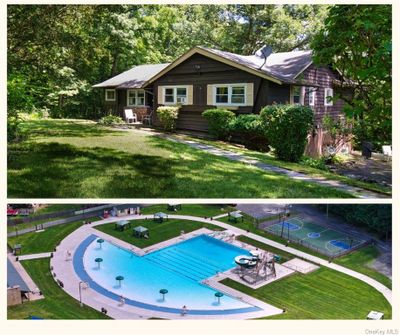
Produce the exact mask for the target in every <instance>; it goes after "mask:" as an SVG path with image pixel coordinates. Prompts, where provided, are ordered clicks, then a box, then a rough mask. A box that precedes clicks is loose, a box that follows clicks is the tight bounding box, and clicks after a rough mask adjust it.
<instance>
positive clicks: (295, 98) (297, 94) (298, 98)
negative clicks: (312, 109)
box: [290, 86, 304, 105]
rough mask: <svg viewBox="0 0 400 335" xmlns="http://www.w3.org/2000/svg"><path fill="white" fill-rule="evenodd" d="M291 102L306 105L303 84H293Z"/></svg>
mask: <svg viewBox="0 0 400 335" xmlns="http://www.w3.org/2000/svg"><path fill="white" fill-rule="evenodd" d="M290 102H291V103H292V104H295V105H304V87H303V86H292V90H291V98H290Z"/></svg>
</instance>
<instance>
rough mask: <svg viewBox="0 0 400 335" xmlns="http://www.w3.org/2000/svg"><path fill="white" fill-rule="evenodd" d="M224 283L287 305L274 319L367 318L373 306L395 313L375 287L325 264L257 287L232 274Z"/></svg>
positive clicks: (268, 300)
mask: <svg viewBox="0 0 400 335" xmlns="http://www.w3.org/2000/svg"><path fill="white" fill-rule="evenodd" d="M222 283H223V284H225V285H228V286H230V287H232V288H235V289H237V290H239V291H242V292H245V293H246V294H249V295H251V296H253V297H255V298H257V299H260V300H263V301H266V302H268V303H269V304H272V305H274V306H276V307H279V308H282V309H286V313H284V314H280V315H277V316H274V317H272V318H274V319H325V320H326V319H365V318H366V316H367V314H368V313H369V312H370V311H371V310H378V311H382V312H383V313H385V318H387V319H390V318H391V315H392V309H391V306H390V304H389V303H388V301H387V300H386V299H385V298H384V297H383V295H382V294H381V293H379V292H378V291H376V290H375V289H374V288H372V287H371V286H369V285H368V284H366V283H364V282H362V281H360V280H358V279H355V278H352V277H350V276H347V275H345V274H343V273H340V272H337V271H333V270H330V269H328V268H324V267H321V268H320V269H318V270H316V271H314V272H312V273H309V274H307V275H302V274H295V275H292V276H290V277H286V278H283V279H281V280H278V281H276V282H273V283H271V284H269V285H265V286H264V287H261V288H258V289H255V290H254V289H252V288H249V287H247V286H244V285H242V284H239V283H237V282H235V281H233V280H231V279H229V278H228V279H224V280H223V281H222Z"/></svg>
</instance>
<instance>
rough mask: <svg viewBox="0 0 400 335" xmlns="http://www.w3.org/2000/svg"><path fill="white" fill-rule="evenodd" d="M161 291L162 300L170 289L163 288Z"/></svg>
mask: <svg viewBox="0 0 400 335" xmlns="http://www.w3.org/2000/svg"><path fill="white" fill-rule="evenodd" d="M160 293H161V294H162V300H163V301H164V300H165V295H166V294H167V293H168V290H167V289H166V288H162V289H161V290H160Z"/></svg>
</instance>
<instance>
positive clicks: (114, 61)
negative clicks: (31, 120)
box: [7, 4, 391, 139]
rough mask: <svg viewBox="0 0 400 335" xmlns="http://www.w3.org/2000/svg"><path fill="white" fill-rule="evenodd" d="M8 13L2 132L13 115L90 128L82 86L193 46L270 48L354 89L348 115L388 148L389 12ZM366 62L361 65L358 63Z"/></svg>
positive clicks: (56, 9) (34, 8)
mask: <svg viewBox="0 0 400 335" xmlns="http://www.w3.org/2000/svg"><path fill="white" fill-rule="evenodd" d="M356 7H357V8H356ZM7 11H8V13H7V15H8V17H7V29H8V60H7V61H8V70H7V71H8V73H7V75H8V82H7V83H8V116H9V121H10V122H11V121H12V120H16V115H17V113H18V112H19V111H23V112H31V111H43V110H45V111H48V112H49V113H50V115H52V116H54V117H82V118H97V117H99V116H100V115H98V114H97V111H98V110H97V107H99V106H100V104H101V96H100V94H101V92H100V91H99V90H92V89H91V85H93V84H95V83H97V82H99V81H102V80H105V79H107V78H109V77H111V76H113V75H115V74H118V73H120V72H122V71H125V70H127V69H129V68H131V67H132V66H135V65H138V64H151V63H160V62H170V61H172V60H174V59H176V58H177V57H178V56H180V55H181V54H183V53H184V52H185V51H187V50H188V49H190V48H191V47H193V46H196V45H201V46H205V47H211V48H216V49H221V50H225V51H230V52H234V53H239V54H244V55H245V54H252V53H254V52H255V51H256V50H257V49H259V48H260V47H261V46H263V45H270V46H272V48H273V51H274V52H281V51H282V52H283V51H292V50H299V49H309V48H310V47H313V49H314V50H317V51H318V50H319V51H320V52H318V53H316V54H315V60H316V61H318V62H319V63H320V64H328V65H330V66H332V67H333V68H335V69H338V70H340V71H342V73H343V75H346V76H349V77H350V78H354V79H355V82H356V83H357V85H359V88H360V89H359V90H358V91H357V94H355V95H354V96H353V98H352V99H351V100H349V103H348V115H349V116H350V117H352V118H357V119H359V120H360V124H361V123H363V124H368V127H364V128H365V129H367V131H368V132H369V134H368V136H370V135H371V134H372V135H373V136H375V137H379V136H381V137H382V136H383V137H384V138H385V139H390V138H391V132H390V130H389V128H390V127H389V126H388V124H389V123H390V122H391V111H389V109H390V108H391V94H389V92H391V72H390V71H391V70H390V69H391V21H390V20H391V16H390V15H389V14H391V6H329V5H239V4H237V5H9V6H8V8H7ZM346 18H347V20H346ZM349 18H350V19H351V20H349ZM353 21H354V22H353ZM343 22H346V24H345V25H343ZM360 22H361V24H360ZM353 23H354V25H360V26H359V27H358V28H357V29H353V27H352V24H353ZM366 39H367V40H366ZM349 48H352V49H355V50H349ZM368 48H369V49H368ZM366 50H367V51H366ZM365 52H368V57H367V58H368V59H367V60H363V59H360V55H362V54H365ZM336 55H340V59H344V60H343V61H338V58H337V57H336ZM345 56H346V57H347V58H346V57H345ZM355 56H357V57H355ZM361 58H362V57H361ZM349 64H350V65H351V66H350V68H349ZM362 67H364V68H365V67H367V69H368V70H367V71H364V72H363V71H361V70H360V68H362ZM388 69H389V70H388ZM360 71H361V72H360ZM376 83H379V85H375V84H376ZM383 91H384V92H385V96H382V92H383ZM371 92H372V93H371ZM11 123H12V122H11ZM11 126H12V125H11ZM364 128H363V129H364ZM382 129H383V130H382ZM9 130H10V128H9ZM366 136H367V135H366Z"/></svg>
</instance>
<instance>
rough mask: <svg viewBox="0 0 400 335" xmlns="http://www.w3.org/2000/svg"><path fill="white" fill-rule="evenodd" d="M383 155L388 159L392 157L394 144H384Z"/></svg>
mask: <svg viewBox="0 0 400 335" xmlns="http://www.w3.org/2000/svg"><path fill="white" fill-rule="evenodd" d="M382 152H383V156H384V157H385V159H386V160H391V159H392V146H391V145H382Z"/></svg>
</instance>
